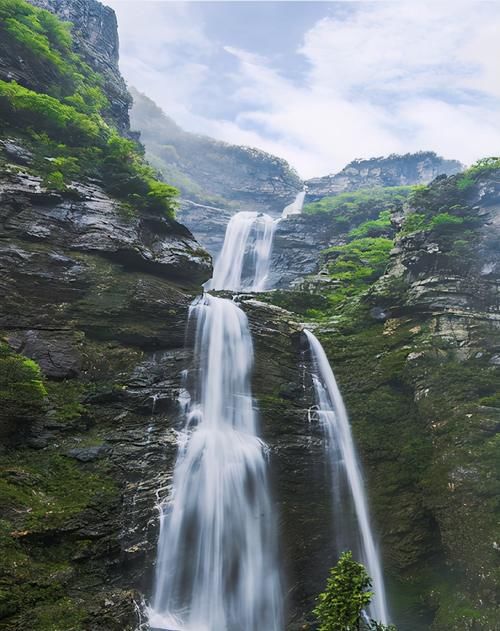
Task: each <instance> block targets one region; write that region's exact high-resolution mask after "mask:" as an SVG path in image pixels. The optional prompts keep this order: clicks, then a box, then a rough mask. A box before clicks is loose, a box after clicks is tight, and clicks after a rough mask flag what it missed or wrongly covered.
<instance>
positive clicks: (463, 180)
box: [457, 157, 500, 191]
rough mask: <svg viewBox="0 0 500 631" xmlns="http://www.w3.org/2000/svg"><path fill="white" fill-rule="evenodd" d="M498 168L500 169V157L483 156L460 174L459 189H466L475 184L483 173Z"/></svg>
mask: <svg viewBox="0 0 500 631" xmlns="http://www.w3.org/2000/svg"><path fill="white" fill-rule="evenodd" d="M498 169H500V157H490V158H482V159H481V160H478V161H477V162H475V163H474V164H473V165H472V166H471V167H469V168H468V169H467V170H466V171H464V172H463V173H462V174H461V175H460V176H459V178H458V180H457V187H458V188H459V190H462V191H463V190H466V189H468V188H470V187H471V186H473V185H474V184H475V182H476V181H477V179H478V178H479V177H480V176H481V175H484V174H487V173H489V172H490V171H496V170H498Z"/></svg>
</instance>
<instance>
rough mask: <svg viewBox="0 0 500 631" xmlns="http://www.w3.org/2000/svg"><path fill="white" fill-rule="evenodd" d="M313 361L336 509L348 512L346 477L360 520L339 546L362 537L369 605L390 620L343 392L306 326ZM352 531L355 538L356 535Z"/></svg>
mask: <svg viewBox="0 0 500 631" xmlns="http://www.w3.org/2000/svg"><path fill="white" fill-rule="evenodd" d="M304 333H305V334H306V337H307V340H308V342H309V348H310V351H311V358H312V364H313V373H312V379H313V385H314V389H315V393H316V403H317V406H318V416H319V420H320V423H321V426H322V428H323V431H324V433H325V436H326V444H327V449H328V456H329V460H330V465H331V469H332V478H333V479H332V488H333V496H334V497H333V499H334V507H335V511H336V513H337V514H338V515H341V516H342V518H344V515H347V514H348V511H349V502H348V501H347V502H346V499H345V490H346V489H342V481H343V479H344V480H345V481H346V482H347V490H348V491H349V494H350V496H351V500H352V504H353V506H354V512H355V516H356V523H357V530H358V532H357V533H353V531H352V529H349V530H350V532H344V533H340V537H339V539H338V540H337V544H338V547H339V548H340V549H342V547H344V546H345V547H351V548H354V549H355V548H356V547H357V546H358V541H357V539H358V538H359V544H360V546H359V547H360V554H361V560H362V562H363V563H364V565H365V566H366V568H367V571H368V573H369V575H370V576H371V578H372V582H373V590H374V594H375V595H374V597H373V600H372V602H371V604H370V606H369V608H368V613H369V615H370V617H371V618H373V619H374V620H378V621H379V622H383V623H384V624H387V623H388V619H389V616H388V610H387V601H386V596H385V585H384V579H383V574H382V566H381V562H380V558H379V554H378V551H377V548H376V546H375V541H374V537H373V533H372V529H371V526H370V515H369V511H368V503H367V500H366V495H365V490H364V484H363V476H362V473H361V468H360V465H359V462H358V458H357V455H356V449H355V446H354V442H353V438H352V433H351V427H350V424H349V417H348V415H347V410H346V408H345V405H344V401H343V399H342V395H341V394H340V390H339V388H338V385H337V382H336V380H335V376H334V374H333V371H332V369H331V366H330V364H329V362H328V358H327V356H326V353H325V351H324V350H323V347H322V346H321V344H320V342H319V341H318V339H317V338H316V337H315V336H314V335H313V334H312V333H311V332H310V331H307V330H304ZM353 535H354V537H355V538H353Z"/></svg>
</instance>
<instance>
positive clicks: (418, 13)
mask: <svg viewBox="0 0 500 631" xmlns="http://www.w3.org/2000/svg"><path fill="white" fill-rule="evenodd" d="M104 2H105V4H108V5H109V6H111V7H113V8H114V9H115V11H116V14H117V18H118V28H119V36H120V67H121V70H122V73H123V75H124V76H125V79H126V80H127V82H128V83H129V84H130V85H132V86H134V87H136V88H137V89H138V90H140V91H141V92H143V93H145V94H146V95H147V96H149V97H150V98H152V99H153V100H154V101H155V102H156V103H157V104H158V105H159V106H160V107H161V108H162V109H163V110H164V111H165V113H166V114H168V115H169V116H171V117H172V118H173V119H174V120H175V121H176V122H177V123H178V124H179V125H181V126H182V127H183V128H184V129H186V130H188V131H194V132H197V133H203V134H207V135H210V136H213V137H215V138H218V139H221V140H225V141H227V142H231V143H235V144H245V145H250V146H253V147H258V148H260V149H263V150H265V151H268V152H270V153H273V154H275V155H277V156H280V157H282V158H285V159H286V160H288V161H289V162H290V164H291V165H292V166H294V167H295V168H296V169H297V170H298V172H299V174H300V175H301V176H302V177H304V178H309V177H314V176H321V175H326V174H328V173H333V172H336V171H338V170H340V169H341V168H342V167H343V166H345V164H347V163H348V162H350V161H351V160H353V159H355V158H368V157H373V156H382V155H388V154H390V153H407V152H413V151H419V150H433V151H436V152H437V153H439V154H440V155H442V156H444V157H446V158H456V159H458V160H461V161H462V162H463V163H465V164H471V163H472V162H474V161H475V160H477V159H479V158H481V157H485V156H489V155H497V156H498V155H500V35H499V33H500V2H497V1H495V0H492V1H488V0H466V1H465V0H464V1H463V0H453V1H452V2H449V1H444V2H440V1H439V0H433V1H432V2H427V1H426V0H413V1H406V0H395V1H392V2H384V1H371V2H361V1H351V2H350V1H338V2H264V1H260V2H255V1H254V2H211V1H207V2H169V1H161V0H104Z"/></svg>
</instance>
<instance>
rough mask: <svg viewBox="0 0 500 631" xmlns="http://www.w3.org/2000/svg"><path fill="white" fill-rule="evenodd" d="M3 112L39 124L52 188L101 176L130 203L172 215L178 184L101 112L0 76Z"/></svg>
mask: <svg viewBox="0 0 500 631" xmlns="http://www.w3.org/2000/svg"><path fill="white" fill-rule="evenodd" d="M0 113H3V114H4V116H5V117H6V118H8V119H9V120H10V122H11V124H12V125H16V126H18V125H20V124H22V125H25V126H31V127H34V128H35V129H36V130H37V131H36V133H34V134H33V136H32V138H33V140H34V141H35V145H37V146H38V147H36V146H35V150H36V149H37V148H38V151H36V153H38V155H39V156H40V159H39V161H38V167H39V170H40V172H41V174H42V175H43V177H44V182H45V184H46V185H47V186H48V187H49V188H54V189H57V190H63V189H64V188H65V187H66V185H67V184H69V182H70V181H71V179H73V178H75V179H76V178H77V177H85V176H88V177H100V178H102V180H103V184H104V185H105V188H106V190H107V191H109V192H110V193H111V194H112V195H114V196H116V197H117V198H118V199H122V200H123V201H125V202H126V203H127V204H129V205H130V206H131V207H133V208H136V209H137V210H142V211H151V212H154V213H158V214H164V215H166V216H172V215H173V213H174V209H175V203H174V200H175V197H176V195H177V189H175V188H173V187H172V186H169V185H168V184H165V183H164V182H160V181H158V180H157V179H156V174H155V172H154V170H153V169H152V168H151V167H150V166H149V165H148V164H146V163H145V162H144V159H143V157H142V155H141V152H140V151H139V148H138V146H137V144H136V143H134V142H133V141H131V140H128V139H126V138H123V137H122V136H120V135H119V134H118V132H116V131H115V130H113V129H111V128H110V127H109V126H108V125H107V124H106V123H105V122H104V120H103V119H102V118H101V117H100V116H99V115H97V114H92V115H91V116H89V115H87V114H82V113H81V112H78V111H77V110H76V109H75V108H74V107H72V106H70V105H66V104H64V103H61V102H60V101H59V100H57V99H56V98H54V97H51V96H48V95H46V94H39V93H37V92H33V91H32V90H28V89H27V88H23V87H22V86H20V85H18V84H17V83H15V82H11V83H7V82H5V81H1V80H0ZM62 141H64V143H63V142H62ZM47 154H48V155H47ZM50 156H52V157H50Z"/></svg>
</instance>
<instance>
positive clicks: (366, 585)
mask: <svg viewBox="0 0 500 631" xmlns="http://www.w3.org/2000/svg"><path fill="white" fill-rule="evenodd" d="M371 584H372V581H371V578H370V577H369V576H368V573H367V572H366V570H365V568H364V566H363V565H362V564H361V563H358V562H357V561H354V559H353V558H352V552H350V551H347V552H344V553H343V554H342V555H341V557H340V559H339V561H338V563H337V565H336V566H335V567H333V568H332V569H331V570H330V576H329V577H328V580H327V583H326V589H325V591H324V592H322V593H321V594H320V595H319V596H318V604H317V605H316V607H315V608H314V610H313V614H314V615H315V616H316V618H317V619H318V620H319V623H320V626H319V631H360V630H361V629H364V630H366V631H397V630H396V627H395V626H394V625H392V624H391V625H388V626H387V625H385V624H382V623H381V622H377V621H375V620H370V621H365V619H364V616H363V610H364V609H366V607H367V606H368V605H369V604H370V601H371V599H372V597H373V592H372V591H371V590H370V588H371Z"/></svg>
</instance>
